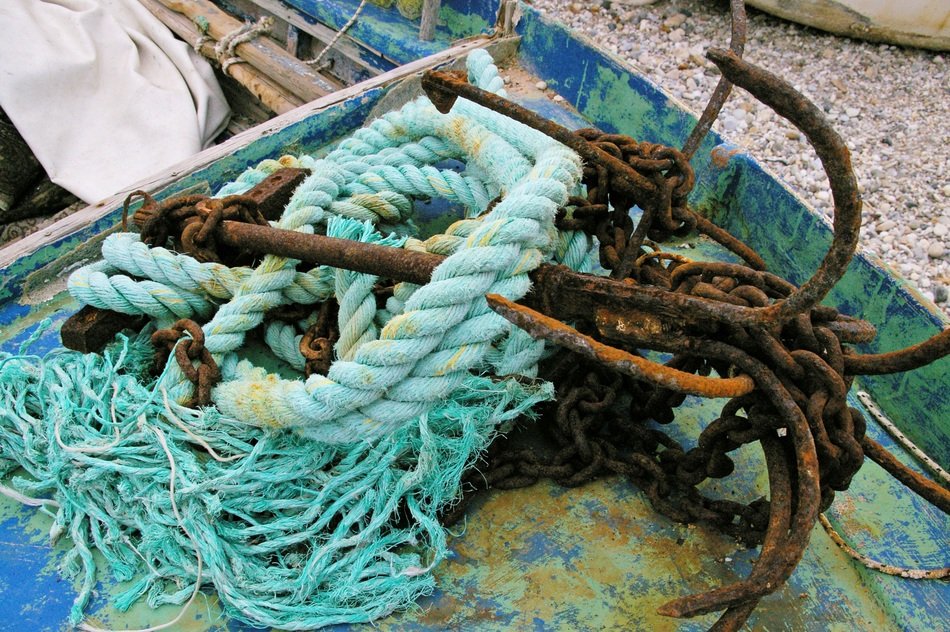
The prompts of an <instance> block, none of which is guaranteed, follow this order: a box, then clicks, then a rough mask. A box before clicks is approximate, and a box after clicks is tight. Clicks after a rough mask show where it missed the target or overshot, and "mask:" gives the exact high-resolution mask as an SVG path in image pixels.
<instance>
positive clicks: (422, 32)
mask: <svg viewBox="0 0 950 632" xmlns="http://www.w3.org/2000/svg"><path fill="white" fill-rule="evenodd" d="M441 6H442V0H423V3H422V24H421V25H420V26H419V39H421V40H422V41H424V42H431V41H432V39H433V38H434V37H435V27H436V25H437V24H438V23H439V8H440V7H441Z"/></svg>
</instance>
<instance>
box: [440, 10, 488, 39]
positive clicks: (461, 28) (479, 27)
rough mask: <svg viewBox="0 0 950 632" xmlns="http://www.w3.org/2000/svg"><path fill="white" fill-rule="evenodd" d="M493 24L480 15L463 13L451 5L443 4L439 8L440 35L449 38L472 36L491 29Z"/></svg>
mask: <svg viewBox="0 0 950 632" xmlns="http://www.w3.org/2000/svg"><path fill="white" fill-rule="evenodd" d="M491 28H492V25H491V24H489V23H488V22H487V21H485V19H484V18H482V17H481V16H480V15H477V14H474V13H461V12H460V11H457V10H455V9H453V8H452V7H450V6H446V5H443V6H442V8H441V9H440V10H439V28H438V30H439V35H440V36H445V35H447V36H448V39H449V40H456V39H461V38H463V37H471V36H473V35H478V34H479V33H485V32H487V31H489V30H491Z"/></svg>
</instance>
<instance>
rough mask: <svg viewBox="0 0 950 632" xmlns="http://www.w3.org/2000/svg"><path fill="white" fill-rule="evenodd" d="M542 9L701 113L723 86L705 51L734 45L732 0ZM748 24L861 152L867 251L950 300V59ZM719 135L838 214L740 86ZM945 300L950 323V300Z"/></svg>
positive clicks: (798, 153) (778, 68) (795, 136)
mask: <svg viewBox="0 0 950 632" xmlns="http://www.w3.org/2000/svg"><path fill="white" fill-rule="evenodd" d="M533 4H534V6H535V7H536V8H538V9H540V10H541V11H543V12H545V13H547V14H548V15H549V16H551V17H553V18H555V19H557V20H560V21H562V22H564V23H566V24H567V25H568V26H569V27H570V28H573V29H575V30H576V31H578V32H580V33H581V34H584V35H586V36H588V37H590V38H591V39H592V40H593V41H595V42H597V43H598V44H599V45H601V46H603V47H604V48H605V49H608V50H613V51H619V53H620V55H621V56H622V57H624V58H626V59H627V60H629V61H631V62H636V63H637V65H638V67H639V68H641V70H642V72H643V73H644V75H645V76H647V77H648V78H649V79H650V80H651V81H653V82H654V83H656V84H658V85H659V86H660V87H661V88H663V89H665V90H666V91H667V92H670V93H672V94H676V95H679V98H681V99H682V101H683V103H684V104H685V105H686V107H688V108H689V109H691V110H692V111H693V112H694V113H696V114H698V113H699V112H701V111H702V109H703V107H704V106H705V105H706V100H707V99H708V98H709V94H710V92H712V88H713V85H714V84H715V83H716V82H717V81H718V79H719V71H718V70H717V69H716V68H715V67H714V66H713V65H712V64H711V62H709V61H708V60H706V59H705V57H704V55H705V51H706V49H707V48H709V47H710V46H719V47H723V46H725V45H727V44H728V41H729V33H730V19H729V15H728V12H727V11H726V10H725V7H726V5H727V4H728V3H725V2H708V0H676V2H655V3H654V0H611V2H610V7H609V8H608V7H607V6H606V5H605V4H604V3H603V2H602V1H601V0H590V1H589V2H587V3H581V2H579V1H577V0H575V1H574V2H564V1H563V0H534V1H533ZM591 4H596V5H600V6H603V8H604V9H603V10H601V11H600V12H599V13H594V12H591V11H589V10H587V9H586V8H585V7H587V6H590V5H591ZM575 5H576V6H575ZM634 7H635V8H634ZM575 11H576V12H575ZM611 26H615V27H616V30H611V28H610V27H611ZM748 28H749V40H748V43H747V44H746V52H747V54H748V55H749V57H751V58H753V59H754V60H755V61H756V63H758V64H760V65H762V66H764V67H765V68H767V69H768V70H771V71H773V72H775V73H777V74H779V75H781V76H782V77H784V78H785V79H787V80H788V81H789V82H790V83H792V84H793V85H794V86H796V87H797V88H798V89H799V90H801V91H802V92H803V93H804V94H805V95H806V96H807V97H809V98H810V99H812V100H813V101H814V102H815V103H817V104H818V106H819V107H820V108H822V109H823V110H824V109H827V110H828V116H829V120H831V122H832V124H833V125H834V127H835V128H836V129H837V131H838V132H839V133H840V134H841V136H842V137H843V138H844V140H845V142H846V143H847V144H848V147H849V148H850V149H851V152H852V160H853V162H854V168H855V173H856V175H857V178H858V182H859V183H860V190H861V194H862V197H863V198H864V201H865V216H864V228H863V230H862V236H861V246H862V247H864V248H866V249H867V250H869V251H870V252H873V253H875V254H876V255H878V256H879V257H880V258H881V259H883V260H884V261H889V262H898V261H899V262H901V263H903V264H906V266H907V270H908V271H906V272H903V274H904V276H905V277H906V278H908V279H911V280H912V282H914V283H916V284H917V285H918V286H919V287H920V288H932V289H933V296H934V299H935V300H937V299H940V297H941V296H944V295H945V294H946V292H947V290H948V288H950V254H948V251H950V211H948V209H950V176H948V171H947V167H946V165H948V164H950V143H939V142H934V136H933V131H932V130H933V129H935V128H934V125H935V122H936V121H946V120H950V98H948V96H950V93H948V92H947V81H948V77H950V72H948V68H947V66H946V63H947V55H946V54H935V53H933V52H928V51H924V50H917V49H913V48H904V47H896V46H890V45H878V44H872V43H868V42H862V41H860V40H854V39H848V38H839V37H835V36H833V35H830V34H827V33H822V32H821V31H817V30H813V29H809V28H806V27H802V26H799V25H797V24H794V23H791V22H785V21H783V20H780V19H778V18H776V17H774V16H771V15H767V14H764V13H753V14H750V16H749V25H748ZM740 111H741V112H742V114H739V112H740ZM715 129H716V130H717V131H719V132H720V133H721V134H723V135H724V136H725V137H726V138H727V140H728V141H729V142H731V143H733V144H736V145H739V146H741V147H743V149H744V150H746V151H748V152H749V154H751V155H752V156H753V157H755V158H757V159H758V160H760V161H761V162H763V163H764V164H766V165H767V166H768V168H769V169H770V170H771V171H772V172H773V173H776V174H777V175H778V176H779V177H781V178H782V179H783V180H785V181H786V182H787V183H788V185H789V187H790V188H791V189H792V190H793V191H796V192H797V193H799V194H800V195H801V196H802V197H803V198H805V199H806V200H808V201H809V202H811V203H812V204H813V205H814V206H815V207H816V209H817V210H818V211H819V212H820V213H822V214H824V215H826V216H827V215H828V214H829V213H830V212H831V210H832V206H833V202H832V200H831V198H830V195H828V184H827V178H826V177H825V174H824V172H823V170H822V169H821V165H820V164H819V163H818V162H817V161H815V160H814V157H815V154H814V151H813V150H812V149H811V148H810V147H809V146H808V142H807V140H806V139H805V138H804V137H803V136H802V135H801V133H800V132H798V131H797V130H796V129H794V128H793V127H792V126H791V124H789V123H788V122H787V121H785V120H784V119H782V118H781V117H779V116H775V115H773V114H771V112H770V110H769V109H768V108H766V107H764V106H763V105H761V104H759V103H758V102H756V101H755V100H754V99H753V98H752V97H751V96H749V95H748V94H747V93H746V92H744V91H741V90H739V91H734V92H733V94H732V96H731V97H730V98H729V102H728V104H727V106H726V108H725V110H724V112H723V114H722V115H721V116H720V118H719V120H718V121H717V123H716V125H715ZM645 140H649V139H645ZM822 192H825V194H824V195H819V194H820V193H822ZM872 211H873V213H874V214H873V215H872ZM937 252H940V254H939V255H937V256H934V254H933V253H937ZM902 270H903V269H902ZM939 302H940V308H941V309H943V310H944V311H945V312H946V313H947V314H948V316H950V300H947V299H943V300H942V301H939Z"/></svg>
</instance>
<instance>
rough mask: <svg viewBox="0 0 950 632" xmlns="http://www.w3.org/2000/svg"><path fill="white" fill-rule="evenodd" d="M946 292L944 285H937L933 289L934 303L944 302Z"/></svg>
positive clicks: (945, 300)
mask: <svg viewBox="0 0 950 632" xmlns="http://www.w3.org/2000/svg"><path fill="white" fill-rule="evenodd" d="M948 293H950V292H948V291H947V286H946V285H938V286H937V287H936V288H935V289H934V303H946V302H947V294H948Z"/></svg>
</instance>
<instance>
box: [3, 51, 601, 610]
mask: <svg viewBox="0 0 950 632" xmlns="http://www.w3.org/2000/svg"><path fill="white" fill-rule="evenodd" d="M468 68H469V73H470V76H471V78H472V81H473V82H475V83H477V84H479V85H481V86H482V87H485V88H486V89H490V90H494V91H501V90H502V85H503V82H502V81H501V79H500V77H499V76H498V72H497V69H496V68H495V67H494V65H493V64H492V63H491V59H490V56H489V55H488V54H487V53H486V52H484V51H475V52H473V53H472V54H471V55H470V57H469V59H468ZM446 160H453V161H459V162H460V163H462V164H463V165H464V167H465V168H464V171H463V172H462V173H456V171H455V170H453V169H449V168H444V165H440V164H439V163H441V162H443V161H446ZM281 167H305V168H307V169H310V170H311V175H310V176H308V177H307V178H306V179H305V181H304V182H303V183H302V184H301V185H300V187H299V188H298V189H297V190H296V191H295V192H294V195H293V197H292V199H291V201H290V203H289V204H288V206H287V208H286V209H285V212H284V213H283V215H282V216H281V218H280V219H279V220H278V221H276V222H274V223H273V224H274V225H275V226H278V227H281V228H285V229H288V230H297V231H301V232H306V233H314V232H321V233H322V232H325V233H326V234H328V235H330V236H336V237H340V238H344V239H350V240H353V241H362V242H373V243H379V244H383V245H386V246H389V247H404V248H409V249H426V250H428V251H430V252H436V253H438V254H444V255H446V257H447V258H446V259H445V260H444V261H443V263H442V264H441V265H440V266H439V267H438V268H437V269H436V270H435V272H434V274H433V276H432V279H431V281H430V282H429V283H427V284H425V285H422V286H419V285H414V284H411V283H398V284H397V285H396V286H395V288H394V293H393V296H392V297H390V298H389V299H388V300H387V302H386V307H385V309H377V305H376V301H375V297H374V296H373V294H372V287H373V284H374V283H375V282H376V278H375V277H373V276H372V275H366V274H361V273H354V272H350V271H342V270H334V269H331V268H328V267H325V266H324V267H318V268H315V269H313V270H310V271H307V272H302V271H298V270H297V269H296V264H297V262H296V261H293V260H287V259H283V258H280V257H275V256H268V257H265V258H264V260H263V261H262V262H261V263H260V265H258V266H256V267H255V268H253V269H252V268H228V267H226V266H222V265H220V264H214V263H201V262H198V261H196V260H195V259H194V258H192V257H189V256H187V255H183V254H180V253H174V252H171V251H169V250H167V249H165V248H159V247H156V248H149V247H147V246H146V245H145V244H143V243H141V241H140V240H139V239H138V237H137V236H136V235H131V234H122V233H119V234H115V235H111V236H109V237H108V238H107V239H106V240H105V243H104V245H103V261H101V262H98V263H95V264H92V265H90V266H87V267H85V268H82V269H80V270H79V271H77V272H76V273H74V274H73V275H72V276H71V278H70V280H69V284H68V286H69V291H70V292H71V293H72V295H73V296H74V297H75V298H77V299H78V300H80V301H81V302H83V303H86V304H91V305H96V306H99V307H104V308H107V309H114V310H117V311H122V312H125V313H133V314H146V315H148V316H149V317H151V319H152V320H153V326H158V327H163V326H166V325H167V324H168V323H169V322H170V321H172V320H175V319H177V318H181V317H194V318H199V319H202V320H207V323H206V324H205V325H204V327H203V330H204V333H205V338H206V346H207V347H208V349H210V350H211V351H212V352H213V354H214V355H215V358H216V360H217V361H218V363H219V365H220V367H221V370H222V374H223V376H224V380H225V381H224V382H223V383H222V384H220V385H219V386H218V387H217V388H216V389H215V390H214V393H213V398H214V401H215V406H214V407H209V408H206V409H202V410H200V411H198V410H190V409H187V408H184V407H182V406H180V405H179V404H178V403H177V402H178V401H183V400H184V399H187V398H188V397H189V396H190V395H191V389H192V387H191V384H190V383H189V382H187V381H186V380H185V379H184V376H183V374H182V372H181V369H180V368H179V367H178V365H177V363H175V362H174V361H172V362H169V363H168V364H167V365H166V367H165V369H164V371H163V373H162V374H161V375H160V376H158V377H157V378H152V377H149V375H148V370H149V367H150V366H151V355H152V348H151V345H150V344H149V342H148V338H149V332H150V331H151V330H152V327H153V326H150V327H149V328H148V329H147V330H146V331H144V332H142V333H141V334H139V335H137V336H136V337H134V338H133V339H126V338H124V337H122V336H120V337H119V339H118V340H117V342H116V343H114V344H113V345H112V346H111V347H110V348H108V349H107V350H106V351H105V352H104V353H103V354H102V355H94V354H90V355H82V354H78V353H73V352H67V351H64V350H61V351H56V352H53V353H51V354H49V355H47V356H46V357H45V358H37V357H32V356H28V355H25V350H22V351H21V353H20V355H17V356H10V355H7V354H2V355H0V397H2V398H3V401H4V402H5V404H6V405H5V407H4V408H2V409H0V473H5V474H11V473H13V472H15V471H17V472H19V473H18V474H17V475H16V476H14V477H13V480H12V481H11V483H12V484H13V485H14V487H16V488H17V489H18V490H20V491H21V492H22V493H24V494H28V495H31V496H33V497H36V498H46V499H49V502H47V503H46V504H45V506H44V507H43V509H42V510H43V511H45V512H47V513H48V514H49V515H51V516H52V517H53V525H52V528H51V531H50V533H51V537H53V538H56V537H61V536H63V535H65V536H68V537H69V538H70V540H71V542H72V545H73V547H72V549H71V550H70V551H69V552H68V554H67V555H66V557H65V561H64V570H66V571H67V572H69V573H71V574H72V575H73V576H75V577H77V578H79V595H78V597H77V599H76V602H75V603H74V605H73V608H72V610H71V615H70V617H71V621H72V622H73V623H74V624H75V623H78V622H79V621H81V619H82V617H83V612H84V610H85V608H86V606H87V605H88V602H89V599H90V596H91V594H92V590H93V588H94V586H95V583H96V581H97V579H98V575H97V566H96V557H94V556H93V551H96V552H97V553H98V554H99V555H101V556H102V558H104V559H105V560H106V562H107V565H108V567H109V569H110V571H111V573H112V574H113V576H114V578H115V579H116V580H118V581H128V582H130V584H129V588H128V590H126V591H125V592H124V593H123V594H121V595H119V596H118V598H117V599H116V602H115V604H116V606H117V607H118V608H119V609H123V610H124V609H126V608H129V607H131V606H132V605H133V604H134V603H136V602H137V601H139V600H143V599H144V600H145V601H146V603H148V604H149V605H151V606H153V607H154V606H159V605H163V604H182V603H184V602H185V601H187V600H188V599H189V598H190V596H191V595H192V594H193V592H194V589H195V588H196V587H201V588H213V589H214V590H215V591H216V592H217V594H218V596H219V598H220V601H221V603H222V605H223V607H224V609H225V612H226V614H228V615H229V616H231V617H234V618H236V619H238V620H241V621H244V622H247V623H249V624H251V625H255V626H276V627H280V628H285V629H311V628H314V627H320V626H324V625H331V624H338V623H352V622H364V621H372V620H374V619H376V618H379V617H381V616H383V615H385V614H388V613H389V612H392V611H393V610H394V609H399V608H405V607H408V606H409V605H410V604H411V603H412V602H413V601H414V600H415V599H416V598H418V597H419V596H420V595H422V594H426V593H428V592H430V591H431V590H432V589H433V586H434V584H433V579H432V575H431V573H430V572H429V571H430V570H431V568H433V567H434V566H435V565H436V564H437V563H438V562H439V561H440V560H442V559H443V558H444V557H445V555H446V551H447V542H446V532H445V530H444V529H443V528H442V527H441V526H440V525H439V523H438V520H437V516H438V513H439V511H440V510H442V509H444V508H445V507H447V506H448V505H450V504H451V503H452V502H454V501H455V500H456V499H457V497H458V494H459V485H460V480H461V476H462V473H463V472H464V471H466V470H467V469H468V468H470V467H471V466H472V465H473V463H474V461H475V458H476V456H477V454H478V453H479V452H480V451H481V450H483V449H484V448H485V447H486V446H487V444H488V442H489V441H490V440H491V438H492V436H493V434H494V433H495V431H496V429H497V428H498V427H499V426H501V425H504V424H509V423H512V422H513V420H514V419H516V418H518V417H519V416H522V415H525V414H530V412H531V410H532V407H533V406H534V405H535V404H536V403H538V402H540V401H543V400H545V399H549V398H550V397H551V396H552V395H553V389H552V387H551V385H550V384H547V383H543V382H538V383H535V384H525V383H522V382H520V381H518V380H513V379H508V380H505V379H498V376H503V375H508V374H514V375H524V376H533V375H534V374H535V371H536V363H537V360H538V358H539V357H540V356H541V354H542V353H543V345H541V344H540V343H537V342H535V341H533V340H531V339H530V337H528V336H527V335H526V334H524V333H523V332H521V331H520V330H517V329H513V328H512V326H511V325H510V324H509V323H508V322H507V321H505V320H504V319H503V318H501V317H499V316H497V315H496V314H495V313H494V312H492V311H490V310H489V309H488V307H487V304H486V303H485V300H484V294H485V293H487V292H496V293H499V294H502V295H504V296H507V297H509V298H518V297H521V296H524V294H525V293H527V291H528V290H529V288H530V280H529V277H528V273H529V272H530V271H531V270H533V269H535V268H536V267H537V266H538V265H540V264H541V263H542V262H543V261H547V260H550V261H554V262H559V263H564V264H566V265H569V266H571V267H574V268H578V269H586V267H589V266H590V263H591V257H590V253H591V245H592V244H591V243H590V240H589V239H588V238H587V237H586V236H585V235H583V234H581V233H558V231H557V230H556V229H555V227H554V216H555V213H556V211H557V209H558V207H559V206H561V205H563V204H564V203H565V202H566V200H567V197H568V194H569V193H574V192H576V190H577V186H578V181H579V178H580V173H581V164H580V160H579V159H578V157H577V156H576V155H575V154H573V152H570V151H569V150H567V149H566V148H564V147H562V146H561V145H559V144H557V143H554V142H553V141H550V140H549V139H547V138H545V137H544V136H543V135H540V134H538V133H536V132H534V131H532V130H529V129H528V128H525V127H524V126H521V125H520V124H517V123H514V122H512V121H510V120H508V119H505V118H504V117H501V116H499V115H497V114H495V113H493V112H490V111H488V110H485V109H484V108H480V107H478V106H475V105H474V104H471V103H467V102H464V101H460V102H459V103H458V104H457V105H456V107H455V109H454V110H453V111H452V112H451V113H449V114H448V115H442V114H439V113H438V112H436V110H435V109H434V108H433V107H432V106H431V104H429V103H428V102H427V101H425V100H424V99H419V100H417V101H414V102H411V103H409V104H407V105H406V106H405V107H404V108H402V109H401V110H400V111H398V112H393V113H390V114H387V115H385V116H383V117H382V118H380V119H378V120H376V121H374V122H372V123H370V124H369V125H368V126H367V127H365V128H363V129H361V130H358V131H357V132H355V133H354V134H353V135H352V136H351V137H350V138H348V139H345V140H344V141H342V142H341V143H340V144H339V145H338V146H337V147H336V148H335V149H334V150H333V151H331V152H330V153H329V154H327V155H326V156H325V157H324V158H320V159H317V158H314V157H311V156H299V157H296V158H294V157H288V156H285V157H283V158H281V159H279V160H265V161H263V162H262V163H261V164H259V165H257V166H256V167H254V168H252V169H249V170H247V171H246V172H244V173H243V174H242V175H241V176H239V177H238V178H237V179H236V180H235V181H234V182H232V183H230V184H227V185H225V186H224V187H222V188H221V189H220V190H219V191H218V192H217V193H216V195H217V196H225V195H230V194H238V193H245V192H247V191H248V190H249V189H250V188H251V187H253V186H254V185H255V184H257V183H258V182H260V181H261V180H263V179H264V178H265V177H266V176H267V175H268V174H270V173H273V172H274V171H275V170H277V169H279V168H281ZM499 194H503V195H504V198H503V199H502V201H501V202H500V203H498V204H497V205H496V206H495V207H494V208H493V209H492V211H491V212H489V213H485V214H483V212H484V211H485V208H486V206H487V205H488V203H489V201H490V200H492V199H494V198H495V197H497V196H498V195H499ZM421 197H425V198H428V197H440V198H443V199H446V200H448V201H450V202H453V203H456V204H459V205H461V206H464V207H465V210H466V217H467V219H463V220H460V221H458V222H456V223H454V224H453V225H452V226H450V227H449V229H448V230H447V231H446V232H445V233H444V234H441V235H435V236H432V237H430V238H428V239H427V240H426V241H425V242H420V241H419V240H418V239H414V238H410V237H414V235H415V233H414V227H413V224H412V222H413V211H412V200H414V199H418V198H421ZM389 231H393V232H394V233H395V234H387V233H389ZM331 296H333V297H335V299H336V300H337V302H338V303H339V306H340V310H339V326H340V327H339V328H340V332H341V337H340V341H339V343H338V344H337V347H336V353H337V358H336V361H335V362H334V363H333V364H332V366H331V369H330V372H329V375H328V376H326V377H324V376H318V375H315V376H311V377H310V378H309V379H307V380H306V381H304V380H299V379H298V380H291V379H282V378H280V377H278V375H276V374H271V373H268V372H267V371H265V369H263V368H261V367H255V366H253V365H252V364H251V363H250V362H248V361H247V360H246V359H242V357H241V355H240V353H239V352H240V351H242V347H243V344H244V341H245V337H246V335H247V334H248V332H250V331H251V330H252V329H254V328H256V327H257V326H259V325H260V324H261V323H262V321H263V315H264V313H265V312H266V311H267V310H269V309H271V308H273V307H278V306H281V305H287V304H314V303H317V302H321V301H324V300H327V299H328V298H329V297H331ZM209 319H210V320H209ZM308 324H309V323H308V322H304V323H298V324H296V325H295V324H288V323H279V322H273V323H268V325H267V326H266V327H265V328H264V341H265V343H266V344H267V345H268V346H269V347H270V349H271V351H272V352H273V354H274V356H275V357H276V358H278V359H280V360H282V361H284V362H286V363H288V364H289V365H290V367H292V368H294V369H297V370H301V369H303V366H304V359H303V356H302V355H301V354H300V351H299V343H300V333H301V331H302V329H303V328H305V327H306V326H307V325H308ZM487 370H492V371H493V372H494V373H495V374H496V376H495V377H494V378H491V379H489V378H487V377H483V376H481V375H480V374H481V373H482V372H484V371H487ZM166 399H167V401H168V403H167V405H166V403H165V402H166ZM21 470H22V471H21ZM173 472H174V478H173V476H172V474H173ZM173 482H174V494H172V493H171V488H172V483H173ZM176 508H177V514H176V511H175V509H176ZM176 516H180V520H179V519H178V518H177V517H176ZM397 525H398V526H397ZM199 556H200V559H201V565H200V567H201V569H202V572H201V574H200V576H199V573H198V569H199V564H198V559H199ZM146 560H147V561H146Z"/></svg>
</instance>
